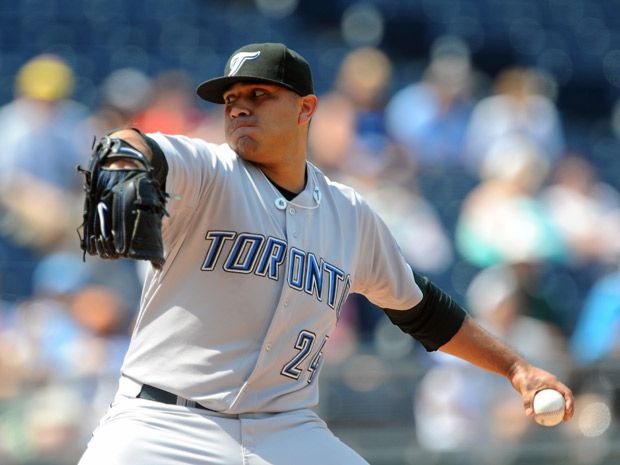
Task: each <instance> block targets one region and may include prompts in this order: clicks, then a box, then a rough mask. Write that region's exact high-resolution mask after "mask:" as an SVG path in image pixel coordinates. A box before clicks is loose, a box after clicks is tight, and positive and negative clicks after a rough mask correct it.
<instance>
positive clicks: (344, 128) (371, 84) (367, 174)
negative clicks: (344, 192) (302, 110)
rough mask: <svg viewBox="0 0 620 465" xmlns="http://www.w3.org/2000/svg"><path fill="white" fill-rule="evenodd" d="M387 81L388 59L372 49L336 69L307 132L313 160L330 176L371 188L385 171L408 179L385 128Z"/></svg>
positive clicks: (360, 50) (353, 53)
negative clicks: (332, 82) (330, 87)
mask: <svg viewBox="0 0 620 465" xmlns="http://www.w3.org/2000/svg"><path fill="white" fill-rule="evenodd" d="M391 76H392V63H391V61H390V59H389V57H388V56H387V55H386V54H385V53H383V52H382V51H380V50H379V49H376V48H372V47H361V48H357V49H354V50H352V51H350V52H349V53H347V55H346V56H345V57H344V59H343V60H342V62H341V63H340V67H339V71H338V75H337V77H336V81H335V82H334V86H333V89H332V90H331V91H330V92H329V93H327V94H326V95H323V96H322V97H321V103H320V104H319V106H318V108H317V111H316V113H315V115H314V117H313V120H312V126H311V131H310V147H311V149H310V154H311V159H312V161H313V162H314V163H315V164H316V165H317V166H318V167H319V168H321V169H322V170H323V171H324V172H325V173H326V174H327V175H328V176H331V177H334V178H335V179H338V178H342V176H345V175H346V176H347V177H349V176H352V177H354V178H358V179H359V180H361V181H362V182H365V181H366V180H368V181H370V182H373V181H374V179H375V178H376V177H377V176H380V175H381V174H382V173H383V172H384V171H385V170H387V169H390V170H392V171H393V172H400V174H401V175H402V176H407V169H406V165H405V166H403V161H405V160H404V159H403V158H402V157H401V156H400V154H399V153H397V152H395V151H394V146H393V144H392V143H391V141H390V139H389V137H388V135H387V133H386V129H385V123H384V106H385V103H386V98H387V92H388V87H389V84H390V79H391ZM394 165H396V166H394ZM403 168H404V169H403Z"/></svg>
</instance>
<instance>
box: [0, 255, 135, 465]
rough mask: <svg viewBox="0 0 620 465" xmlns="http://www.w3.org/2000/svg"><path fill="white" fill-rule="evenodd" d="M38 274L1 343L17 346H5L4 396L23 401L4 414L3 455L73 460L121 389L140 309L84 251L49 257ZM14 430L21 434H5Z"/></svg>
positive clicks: (0, 332) (1, 366)
mask: <svg viewBox="0 0 620 465" xmlns="http://www.w3.org/2000/svg"><path fill="white" fill-rule="evenodd" d="M33 281H34V290H33V295H32V297H31V298H29V299H25V300H23V301H21V302H20V303H18V304H17V305H16V306H15V308H14V309H13V311H12V312H11V314H10V315H6V319H5V324H4V325H3V326H2V327H1V328H0V346H1V347H2V348H5V349H9V348H10V350H2V351H0V375H1V376H2V379H3V383H2V384H1V385H2V389H1V390H0V398H2V400H3V401H6V400H9V399H11V398H13V399H14V398H17V399H20V401H21V403H22V408H19V409H15V410H13V409H12V407H11V404H10V403H9V404H8V406H7V408H6V409H5V410H4V411H3V413H4V415H2V416H0V431H2V436H1V437H2V439H3V440H0V457H1V456H2V455H1V454H2V453H3V452H4V453H5V454H7V455H8V456H9V457H11V458H12V459H14V460H15V461H16V462H23V461H24V460H26V459H27V460H30V461H31V463H39V461H40V463H50V464H62V463H68V462H70V461H71V460H74V459H75V457H77V456H78V455H79V453H80V452H81V449H82V443H83V441H84V440H85V439H86V437H85V435H86V433H87V432H90V431H91V428H92V427H93V426H94V425H93V423H94V421H95V420H94V419H96V418H98V417H99V416H100V415H101V414H102V413H103V411H104V410H105V409H106V407H107V403H108V401H109V398H110V396H112V395H113V393H114V390H115V388H116V379H117V372H118V370H119V369H120V366H121V362H122V359H123V357H124V354H125V352H126V350H127V346H128V327H129V321H130V319H131V318H132V313H131V312H130V309H129V308H128V307H127V304H126V300H125V299H124V298H123V297H122V296H121V294H119V292H117V291H116V290H114V289H113V288H111V287H109V286H103V285H98V284H95V281H94V280H93V275H92V274H91V273H90V272H89V268H88V266H87V265H85V264H83V263H82V260H81V257H80V255H79V254H77V253H65V252H63V253H56V254H51V255H49V256H47V257H45V258H44V259H43V260H42V261H41V262H40V263H39V265H38V266H37V268H36V270H35V273H34V280H33ZM7 412H8V414H7ZM12 437H13V438H14V437H19V441H12V440H10V439H8V440H6V441H4V439H6V438H12ZM3 463H4V462H3Z"/></svg>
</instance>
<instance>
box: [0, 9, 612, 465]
mask: <svg viewBox="0 0 620 465" xmlns="http://www.w3.org/2000/svg"><path fill="white" fill-rule="evenodd" d="M619 7H620V2H619V1H617V0H588V1H586V0H537V1H533V0H519V1H509V0H501V1H500V0H398V1H397V0H367V1H355V0H330V1H319V0H315V1H300V0H229V1H215V0H210V1H208V0H175V1H169V0H134V1H131V2H123V1H120V0H105V1H103V0H20V1H17V2H16V1H8V0H0V105H1V107H0V140H1V141H2V150H1V153H0V181H1V182H0V464H2V465H35V464H38V465H65V464H71V463H75V462H76V461H77V458H78V457H79V455H80V453H81V451H82V450H83V449H84V447H85V444H86V442H87V441H88V438H89V436H90V433H91V431H92V429H93V428H94V426H95V425H96V423H97V421H98V419H99V417H100V416H101V415H102V413H103V412H104V411H105V409H106V407H107V404H108V403H109V401H110V399H111V396H112V394H113V392H114V389H115V383H116V379H117V376H118V370H119V367H120V364H121V363H122V359H123V356H124V352H125V350H126V347H127V343H128V338H129V334H130V332H131V324H132V321H133V318H134V316H135V312H136V308H137V304H138V300H139V294H140V281H141V276H142V273H143V268H142V265H139V264H136V263H133V262H129V261H123V260H121V261H102V260H99V259H96V258H92V257H88V258H87V259H86V261H85V262H83V261H82V256H81V253H80V251H79V246H78V237H77V234H76V232H75V229H76V227H77V225H78V224H79V223H80V221H81V202H82V198H81V186H80V183H81V180H80V177H79V176H78V174H77V172H76V171H75V166H76V165H77V164H78V163H82V164H83V163H85V161H86V160H87V158H88V155H89V151H90V144H91V142H92V139H93V137H95V136H96V137H99V136H101V135H103V134H105V133H107V132H108V131H110V130H112V129H114V128H118V127H122V126H127V125H131V126H135V127H139V128H140V129H142V130H143V131H146V132H148V131H162V132H167V133H180V134H187V135H190V136H194V137H202V138H205V139H208V140H210V141H214V142H221V141H222V140H223V136H222V126H221V113H220V111H221V110H220V109H219V108H218V107H217V106H212V105H207V104H205V103H204V102H198V101H197V99H196V97H195V95H194V88H195V86H196V84H197V83H199V82H201V81H202V80H204V79H205V78H208V77H212V76H214V75H219V73H221V71H222V68H223V65H224V61H225V60H226V58H227V57H228V55H229V54H230V52H231V51H233V50H234V49H236V48H237V47H239V46H241V45H244V44H245V43H248V42H263V41H281V42H285V43H287V44H288V45H289V46H290V47H292V48H295V49H297V50H298V51H299V52H301V53H302V54H303V55H304V56H306V57H307V58H308V60H309V61H310V63H311V65H312V68H313V72H314V78H315V81H316V91H317V94H318V95H319V98H320V104H319V110H318V112H317V114H316V116H315V118H314V120H313V124H312V132H311V136H310V158H311V160H312V161H313V162H314V163H315V164H316V165H318V166H319V167H320V168H321V169H322V170H323V171H324V172H325V173H326V174H328V175H329V176H330V177H332V178H333V179H335V180H338V181H342V182H345V183H348V184H351V185H353V186H355V187H356V188H357V189H358V190H359V191H360V192H361V193H362V194H363V195H364V196H366V198H367V199H368V201H369V202H370V203H371V204H372V205H373V206H374V207H375V208H376V209H377V211H379V212H380V214H381V215H382V217H383V218H384V219H385V221H386V223H388V225H389V227H390V228H391V229H392V231H393V232H394V234H395V236H396V238H397V240H398V241H399V244H400V246H401V248H402V250H403V253H404V254H405V256H406V257H407V260H408V261H409V262H410V263H411V265H412V266H413V267H414V268H415V269H416V270H418V271H420V272H422V273H425V274H427V275H428V276H429V277H431V279H433V281H435V282H436V283H437V284H439V285H440V286H441V287H442V288H444V289H446V290H447V291H448V292H449V293H450V294H451V295H453V296H454V297H455V299H456V300H457V301H459V302H460V303H461V304H463V305H465V306H466V307H467V308H468V310H469V311H470V312H471V314H472V315H473V316H474V317H475V318H477V319H478V321H480V322H481V323H482V324H483V325H484V326H485V327H486V328H488V329H489V330H490V331H492V332H494V333H495V334H496V335H498V336H499V337H501V338H503V339H505V340H506V341H508V342H509V343H510V344H512V345H513V346H514V347H516V348H517V349H518V350H519V351H520V352H522V353H523V354H525V355H526V356H527V357H528V358H530V359H531V360H532V361H534V362H536V363H538V364H540V365H541V366H543V367H545V368H548V369H550V370H552V371H553V372H554V373H557V374H558V375H559V376H561V377H562V379H565V380H567V382H568V383H569V384H570V385H571V387H573V389H574V391H575V394H576V396H577V399H578V403H577V410H576V415H575V419H574V420H573V421H572V422H571V423H569V424H566V425H561V426H559V427H557V428H552V429H545V428H541V427H538V426H537V425H535V424H533V423H532V422H531V421H529V420H527V419H526V418H525V417H524V415H523V413H522V407H521V405H520V401H519V398H518V396H517V395H516V394H515V393H514V392H513V391H512V390H511V388H510V386H506V383H505V382H504V381H503V380H501V379H499V378H497V377H494V376H493V375H490V374H487V373H483V372H479V371H478V370H476V369H472V368H471V367H469V366H467V365H464V364H461V363H459V362H458V361H457V360H455V359H451V358H449V357H445V356H441V355H438V354H427V353H426V352H424V351H423V350H421V346H419V345H418V344H417V343H415V342H414V341H413V340H411V339H410V338H408V337H407V336H405V335H402V334H401V333H400V332H399V330H398V329H396V328H394V327H393V326H391V324H389V322H388V321H387V319H386V318H385V317H384V316H383V314H382V313H381V312H380V311H377V309H376V308H374V307H373V306H372V305H371V304H370V303H369V302H368V301H366V300H365V299H363V298H360V297H359V296H352V297H351V298H350V299H349V300H348V302H347V304H346V308H345V310H344V311H343V314H342V318H341V321H340V323H339V327H338V329H337V331H336V333H335V334H334V335H332V337H331V338H330V344H329V346H328V347H327V356H326V361H325V366H324V369H323V374H322V378H321V384H322V387H321V392H322V394H321V405H320V406H319V407H318V410H319V412H320V413H321V415H322V416H323V417H324V418H325V419H326V420H327V421H328V423H329V424H330V425H331V426H332V428H333V429H334V431H335V432H336V433H337V434H338V435H339V436H341V437H342V438H343V439H344V440H345V441H346V442H348V443H350V444H351V445H352V446H353V447H354V448H355V449H357V450H359V451H360V452H361V453H362V454H363V455H364V456H365V457H367V459H368V460H369V461H370V462H371V463H373V464H376V465H392V464H394V465H397V464H398V465H405V464H413V463H424V464H437V465H439V464H446V465H453V464H454V465H456V464H458V465H465V464H474V463H475V464H518V465H525V464H528V465H529V464H532V465H533V464H541V463H545V464H556V463H557V464H563V465H564V464H579V465H581V464H594V465H613V464H620V450H619V449H618V444H620V441H619V439H620V433H619V431H618V413H619V411H620V397H619V396H618V389H619V386H620V364H619V363H620V362H619V361H620V357H619V354H620V338H619V337H618V335H619V331H620V330H619V328H620V270H619V268H618V265H619V259H620V253H619V252H620V194H619V192H618V189H620V185H619V184H620V155H619V153H620V151H619V148H620V140H619V137H620V105H619V104H618V102H619V97H620V8H619Z"/></svg>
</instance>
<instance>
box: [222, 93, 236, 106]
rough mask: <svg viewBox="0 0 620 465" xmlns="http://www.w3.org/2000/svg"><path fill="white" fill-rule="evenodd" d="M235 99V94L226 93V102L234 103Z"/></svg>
mask: <svg viewBox="0 0 620 465" xmlns="http://www.w3.org/2000/svg"><path fill="white" fill-rule="evenodd" d="M234 101H235V96H234V95H232V94H228V95H224V103H227V104H228V103H233V102H234Z"/></svg>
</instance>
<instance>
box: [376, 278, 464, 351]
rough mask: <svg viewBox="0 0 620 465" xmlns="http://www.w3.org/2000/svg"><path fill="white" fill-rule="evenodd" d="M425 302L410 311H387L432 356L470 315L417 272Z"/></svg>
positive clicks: (389, 316) (402, 329)
mask: <svg viewBox="0 0 620 465" xmlns="http://www.w3.org/2000/svg"><path fill="white" fill-rule="evenodd" d="M413 276H414V278H415V282H416V284H417V285H418V287H419V288H420V289H421V290H422V296H423V297H422V300H421V301H420V302H419V303H418V304H417V305H416V306H415V307H413V308H410V309H409V310H391V309H385V308H384V309H383V311H384V312H385V313H386V315H387V316H388V318H389V319H390V320H391V321H392V323H394V324H395V325H396V326H398V327H399V328H400V329H401V331H403V332H405V333H407V334H409V335H411V336H412V337H413V338H414V339H417V340H418V341H420V342H421V343H422V345H423V346H424V348H425V349H426V350H427V351H428V352H432V351H435V350H437V349H439V348H440V347H441V346H442V345H444V344H445V343H446V342H448V341H449V340H450V339H452V337H453V336H454V335H455V334H456V333H457V331H458V330H459V329H460V327H461V325H462V324H463V321H465V318H466V317H467V312H466V311H465V310H464V309H463V308H462V307H461V306H460V305H458V304H457V303H456V302H455V301H454V300H453V299H452V298H451V297H450V296H449V295H448V294H446V293H445V292H444V291H442V290H441V289H439V288H438V287H437V286H435V285H434V284H433V283H432V282H431V281H430V280H429V279H428V278H426V277H425V276H421V275H419V274H417V273H416V272H415V271H414V272H413Z"/></svg>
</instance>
